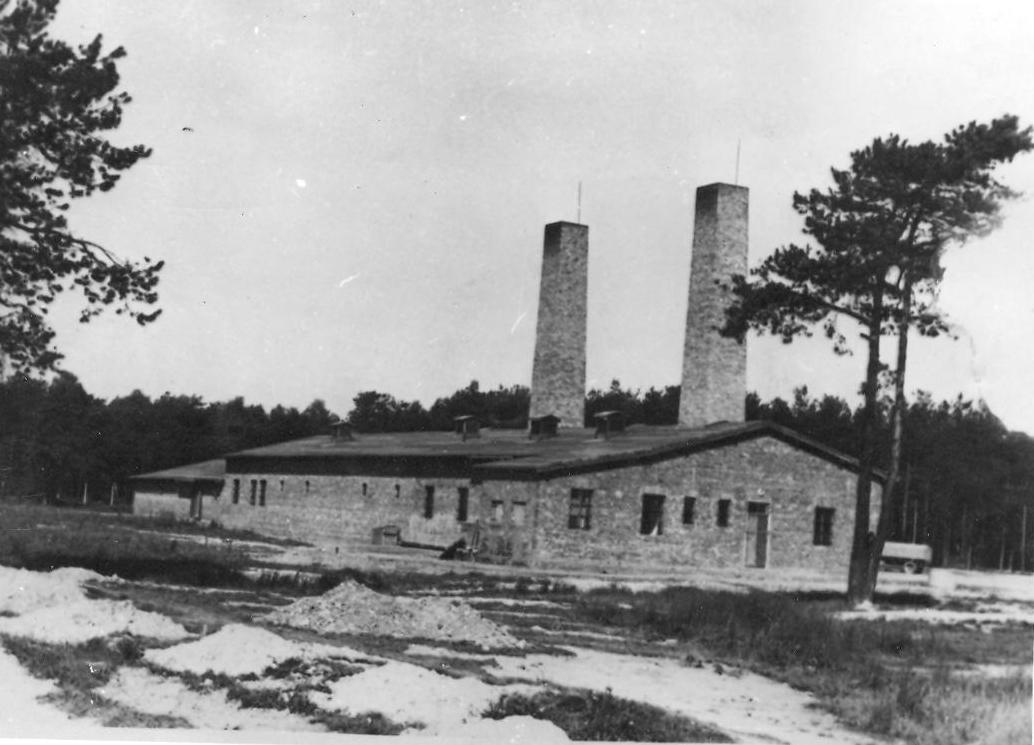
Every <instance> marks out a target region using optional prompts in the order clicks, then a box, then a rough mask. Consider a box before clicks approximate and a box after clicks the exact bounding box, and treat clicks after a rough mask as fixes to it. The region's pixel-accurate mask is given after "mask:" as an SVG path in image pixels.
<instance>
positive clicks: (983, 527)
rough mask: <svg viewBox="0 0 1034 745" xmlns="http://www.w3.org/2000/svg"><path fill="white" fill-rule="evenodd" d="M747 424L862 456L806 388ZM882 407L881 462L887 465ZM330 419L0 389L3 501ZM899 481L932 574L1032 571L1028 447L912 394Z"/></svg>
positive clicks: (458, 408) (645, 395)
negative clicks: (930, 552)
mask: <svg viewBox="0 0 1034 745" xmlns="http://www.w3.org/2000/svg"><path fill="white" fill-rule="evenodd" d="M678 399H679V386H667V387H664V388H660V389H657V388H650V389H649V390H646V391H641V390H632V389H627V388H623V387H622V386H621V384H620V383H619V382H618V381H613V382H612V384H611V385H610V387H609V388H606V389H594V390H592V391H590V392H589V393H588V395H587V396H586V424H587V425H588V424H590V423H591V422H592V418H593V415H594V414H596V413H597V412H600V411H620V412H622V413H623V414H624V417H625V419H626V421H627V422H629V423H633V424H634V423H642V424H657V425H665V424H668V425H670V424H675V422H676V420H677V417H678ZM745 403H746V416H747V419H748V420H756V419H768V420H771V421H774V422H776V423H778V424H782V425H784V426H787V427H790V428H792V429H794V430H796V431H798V432H800V433H801V434H803V435H806V436H808V437H812V438H814V439H816V440H819V441H820V442H822V443H825V444H827V445H829V446H832V447H834V448H836V449H838V450H841V451H843V452H845V453H848V454H851V455H856V454H857V453H858V449H859V446H860V417H861V412H860V410H859V409H858V408H855V409H852V408H851V406H850V405H849V404H848V403H847V402H846V401H844V400H843V399H840V398H837V397H835V396H829V395H826V396H821V397H813V396H811V395H809V392H808V391H807V389H805V388H800V389H798V390H797V391H796V392H795V394H794V396H793V398H792V399H791V400H784V399H781V398H775V399H772V400H771V401H762V400H760V398H759V397H758V396H757V395H756V394H749V395H748V396H747V397H746V402H745ZM528 404H529V391H528V389H527V388H526V387H524V386H510V387H503V386H500V387H498V388H495V389H487V390H482V389H481V388H480V386H479V385H478V383H477V382H476V381H475V382H472V383H471V384H470V385H469V386H467V387H465V388H462V389H460V390H458V391H456V392H455V393H453V394H451V395H450V396H446V397H442V398H439V399H438V400H436V401H435V402H434V403H433V404H432V405H431V406H430V407H429V408H425V407H424V406H423V405H422V404H421V403H420V402H418V401H404V400H400V399H396V398H395V397H394V396H391V395H390V394H386V393H381V392H377V391H364V392H362V393H360V394H358V395H357V396H356V397H355V398H354V400H353V408H352V410H351V411H350V412H349V413H348V415H347V417H346V418H347V419H348V421H349V422H351V424H352V426H353V427H354V429H355V430H356V431H358V432H360V433H362V432H400V431H422V430H448V429H451V428H452V426H453V419H454V417H456V416H461V415H467V414H470V415H474V416H476V417H477V418H478V419H479V420H480V421H481V422H482V423H484V424H485V425H487V426H493V427H503V428H523V427H525V426H527V412H528ZM888 411H889V402H887V403H886V405H885V407H884V416H883V417H882V427H881V448H882V453H881V458H880V460H881V461H882V462H886V459H887V456H888V452H889V443H890V436H889V424H888V416H886V413H887V412H888ZM335 419H336V417H335V416H334V415H333V414H332V413H331V412H330V411H328V409H327V407H326V406H325V404H324V403H323V402H322V401H320V400H315V401H313V402H312V403H311V404H310V405H309V406H308V407H306V408H305V409H304V410H302V411H299V410H297V409H295V408H286V407H283V406H276V407H274V408H272V409H271V410H269V411H267V410H266V409H265V408H264V407H262V406H258V405H248V404H246V403H245V401H244V399H242V398H235V399H232V400H230V401H226V402H218V403H207V402H205V401H203V400H202V399H201V398H200V397H197V396H183V395H179V396H173V395H170V394H166V395H163V396H161V397H159V398H155V399H151V398H149V397H148V396H146V395H144V394H143V393H141V392H139V391H134V392H133V393H131V394H129V395H128V396H124V397H119V398H115V399H112V400H111V401H107V402H106V401H103V400H101V399H99V398H97V397H95V396H92V395H90V394H89V393H88V392H87V391H86V390H85V389H84V388H83V387H82V385H81V384H80V383H79V381H78V380H77V379H76V378H75V377H74V376H72V375H70V374H67V373H62V374H59V375H57V376H56V377H54V378H53V379H52V380H50V381H49V382H43V381H40V380H34V379H28V378H23V377H14V378H11V379H9V380H7V381H4V382H2V383H0V495H4V496H21V497H27V496H36V497H38V498H41V499H47V500H60V501H64V502H81V501H82V499H83V495H84V494H85V495H86V498H87V499H88V500H91V501H109V500H110V499H111V498H112V495H113V489H114V495H115V497H116V499H119V500H122V501H124V500H125V499H127V498H128V494H129V489H128V486H129V484H128V479H129V477H130V476H133V475H136V474H140V473H147V472H150V471H156V470H161V469H164V468H170V467H173V466H179V465H184V464H187V463H193V462H198V461H202V460H208V459H211V458H218V457H220V456H222V455H225V454H226V453H231V452H234V451H237V450H242V449H245V448H251V447H258V446H261V445H267V444H272V443H275V442H282V441H285V440H290V439H295V438H300V437H307V436H311V435H316V434H323V433H326V432H328V431H329V427H330V424H331V422H332V421H334V420H335ZM905 428H906V439H905V442H906V448H905V454H904V455H905V458H904V460H905V470H904V477H903V479H902V483H901V486H900V489H899V493H898V494H897V495H896V498H895V499H894V500H893V504H894V510H895V512H894V525H895V527H894V535H893V539H896V540H906V541H918V542H921V543H928V544H930V545H931V546H933V548H934V560H935V563H937V564H939V565H956V566H972V567H988V568H1005V569H1010V568H1011V569H1030V568H1031V567H1032V564H1034V552H1032V550H1031V544H1032V543H1034V535H1032V533H1034V530H1032V526H1034V514H1032V513H1034V439H1032V438H1030V437H1028V436H1026V435H1024V434H1021V433H1015V432H1009V431H1008V430H1007V429H1006V428H1005V426H1004V425H1003V424H1002V423H1001V422H1000V421H999V420H998V419H997V418H996V417H995V416H994V415H993V414H992V413H991V412H990V411H989V410H988V409H987V408H986V406H984V405H983V404H981V403H974V402H970V401H965V400H963V399H962V398H961V397H960V398H958V399H956V400H954V401H941V402H935V401H934V400H933V399H932V398H931V397H930V396H929V395H928V394H925V393H919V394H917V395H916V396H915V397H914V399H913V400H912V402H911V403H910V405H909V407H908V412H907V416H906V419H905Z"/></svg>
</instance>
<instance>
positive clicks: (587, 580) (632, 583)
mask: <svg viewBox="0 0 1034 745" xmlns="http://www.w3.org/2000/svg"><path fill="white" fill-rule="evenodd" d="M558 582H559V583H560V584H562V585H569V586H570V587H573V588H574V589H576V590H577V591H578V592H588V591H589V590H599V589H601V588H606V589H610V588H616V589H621V590H629V591H630V592H660V591H661V590H663V589H664V588H666V587H678V586H679V585H680V584H682V583H680V582H656V581H650V580H627V579H625V580H617V579H602V578H599V577H561V578H560V579H559V580H558Z"/></svg>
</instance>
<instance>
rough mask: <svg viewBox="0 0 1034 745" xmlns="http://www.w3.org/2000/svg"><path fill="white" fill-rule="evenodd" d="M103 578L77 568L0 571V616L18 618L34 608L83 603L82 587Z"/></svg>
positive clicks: (7, 569)
mask: <svg viewBox="0 0 1034 745" xmlns="http://www.w3.org/2000/svg"><path fill="white" fill-rule="evenodd" d="M103 579H104V577H102V576H101V575H99V574H97V573H96V572H91V571H90V570H88V569H80V568H79V567H66V568H62V569H55V570H54V571H52V572H31V571H29V570H28V569H12V568H11V567H0V613H13V614H15V615H20V614H22V613H25V612H27V611H30V610H35V609H36V608H45V607H48V606H52V605H65V604H67V603H73V602H77V601H80V600H82V599H83V598H84V597H85V596H84V595H83V589H82V587H81V585H82V583H83V582H85V581H87V580H103Z"/></svg>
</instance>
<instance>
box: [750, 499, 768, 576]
mask: <svg viewBox="0 0 1034 745" xmlns="http://www.w3.org/2000/svg"><path fill="white" fill-rule="evenodd" d="M768 507H769V506H768V503H767V502H747V545H746V551H745V553H746V560H747V566H749V567H765V566H768Z"/></svg>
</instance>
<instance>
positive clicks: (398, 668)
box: [309, 661, 535, 735]
mask: <svg viewBox="0 0 1034 745" xmlns="http://www.w3.org/2000/svg"><path fill="white" fill-rule="evenodd" d="M329 686H330V693H329V694H326V693H310V694H309V699H310V700H311V701H312V702H313V703H314V704H316V705H317V706H319V707H321V708H323V709H328V710H335V709H340V710H342V711H347V712H348V713H350V714H352V715H359V714H364V713H366V712H371V711H376V712H380V713H381V714H383V715H384V716H386V717H388V718H389V719H391V720H392V721H394V722H397V723H399V724H403V723H407V722H410V723H414V724H416V723H422V724H423V725H424V729H422V730H412V731H411V732H409V734H416V733H419V734H425V735H441V734H443V733H445V732H449V731H451V730H453V729H455V728H456V727H459V726H461V725H463V724H465V723H467V722H471V721H475V720H477V719H479V718H480V716H479V715H480V714H481V712H482V711H484V710H485V709H486V708H488V706H489V704H491V703H493V702H494V701H496V700H497V699H498V698H500V697H501V696H503V695H505V694H507V693H518V692H520V693H532V692H534V690H535V687H534V686H526V685H510V686H491V685H488V684H487V683H483V682H481V681H480V680H477V679H476V678H449V677H447V676H444V675H438V674H437V673H434V672H431V671H430V670H427V669H426V668H423V667H419V666H418V665H410V664H408V663H405V662H394V661H391V662H388V663H387V664H385V665H382V666H381V667H375V668H371V669H369V670H367V671H365V672H362V673H359V674H358V675H350V676H348V677H347V678H341V679H340V680H336V681H334V682H333V683H330V684H329Z"/></svg>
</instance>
